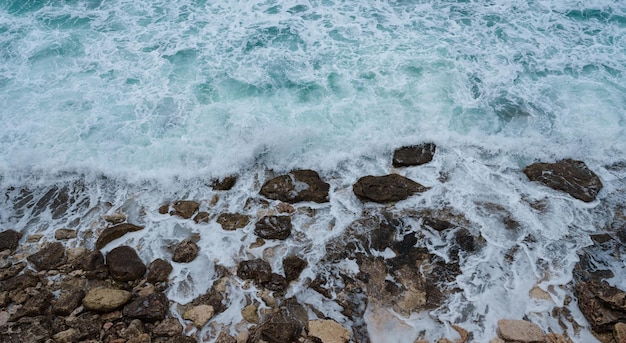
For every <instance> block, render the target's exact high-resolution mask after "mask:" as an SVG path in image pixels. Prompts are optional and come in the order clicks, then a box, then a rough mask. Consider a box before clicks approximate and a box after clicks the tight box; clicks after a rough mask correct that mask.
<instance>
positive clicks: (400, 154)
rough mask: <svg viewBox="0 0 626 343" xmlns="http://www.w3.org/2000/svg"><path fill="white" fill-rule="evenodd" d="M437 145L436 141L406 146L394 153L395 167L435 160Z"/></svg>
mask: <svg viewBox="0 0 626 343" xmlns="http://www.w3.org/2000/svg"><path fill="white" fill-rule="evenodd" d="M436 148H437V146H436V145H435V144H434V143H424V144H420V145H412V146H405V147H402V148H399V149H397V150H396V151H394V153H393V166H394V167H407V166H418V165H420V164H425V163H428V162H430V161H432V160H433V156H434V155H435V150H436Z"/></svg>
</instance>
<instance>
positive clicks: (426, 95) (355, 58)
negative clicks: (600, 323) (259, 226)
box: [0, 0, 626, 341]
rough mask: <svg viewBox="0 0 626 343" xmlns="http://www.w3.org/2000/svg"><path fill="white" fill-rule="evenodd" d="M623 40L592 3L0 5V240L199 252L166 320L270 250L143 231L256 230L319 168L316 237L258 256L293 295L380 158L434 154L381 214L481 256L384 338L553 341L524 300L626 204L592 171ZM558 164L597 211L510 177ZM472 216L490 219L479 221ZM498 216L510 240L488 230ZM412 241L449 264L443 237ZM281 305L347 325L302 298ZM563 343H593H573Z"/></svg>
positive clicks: (298, 225)
mask: <svg viewBox="0 0 626 343" xmlns="http://www.w3.org/2000/svg"><path fill="white" fill-rule="evenodd" d="M624 37H626V8H624V7H623V6H621V7H620V6H619V4H616V3H615V2H614V1H609V0H606V1H594V2H593V4H583V3H580V2H576V1H562V2H560V3H558V4H554V3H553V2H549V1H530V2H528V1H505V2H493V1H470V2H452V1H444V2H427V1H392V2H381V1H369V0H368V1H365V2H363V1H359V2H353V1H348V2H345V1H344V2H337V1H326V0H324V1H307V2H303V1H296V0H286V1H272V0H269V1H223V2H219V3H208V2H204V1H191V0H189V1H175V2H171V1H122V0H116V1H95V0H94V1H88V2H70V1H52V2H46V3H45V4H44V3H41V4H39V3H38V2H29V1H26V2H20V1H7V2H3V3H2V4H0V119H1V121H2V126H3V129H2V130H0V182H1V183H2V186H3V188H4V189H9V187H14V189H11V190H9V191H7V197H6V200H5V201H6V206H3V208H2V209H1V210H0V222H1V225H2V226H3V227H14V228H17V229H19V230H22V231H28V232H29V233H42V234H44V235H46V237H47V238H48V239H51V238H52V237H53V232H54V230H55V229H57V228H59V227H62V226H76V227H77V229H78V230H79V232H87V231H88V230H94V229H97V228H98V225H102V224H101V218H100V216H101V215H103V214H105V213H112V212H115V211H118V210H119V211H123V212H125V213H127V214H128V215H129V221H131V222H134V223H138V224H141V225H146V229H145V230H143V231H141V232H136V233H133V234H129V235H127V236H124V237H123V238H120V239H118V240H116V241H115V242H113V243H112V244H111V245H110V247H107V249H110V248H112V247H114V246H117V245H120V244H132V245H136V246H141V249H140V254H141V256H142V258H144V259H145V260H146V261H150V260H152V259H154V258H157V257H168V256H169V252H168V251H167V249H166V248H167V246H169V245H171V244H174V243H176V242H178V241H180V240H182V239H184V238H187V237H188V236H190V235H191V234H193V233H198V234H200V237H201V238H200V241H199V242H198V244H199V246H200V249H201V257H200V258H199V259H197V260H196V261H194V262H192V263H190V264H186V265H178V264H176V265H175V269H174V272H173V274H172V275H173V280H174V283H173V285H172V287H171V288H170V290H169V293H168V295H169V296H170V297H171V298H172V299H174V300H176V301H178V302H180V303H185V302H188V301H190V300H191V299H193V298H194V297H195V296H198V295H199V294H202V293H204V292H205V291H206V290H207V289H208V288H209V287H210V286H211V285H212V283H213V282H214V281H215V278H216V275H214V273H213V269H212V266H213V265H214V264H216V263H218V264H221V265H223V266H226V267H227V268H231V269H232V268H234V267H235V265H236V263H237V262H238V261H239V260H240V259H243V258H251V257H262V256H263V249H264V248H265V247H267V245H266V246H265V247H264V248H257V249H247V247H248V246H249V245H250V244H251V243H252V242H253V241H254V240H255V237H254V235H253V233H252V231H253V224H250V225H248V226H247V227H246V228H244V229H242V230H238V231H235V232H225V231H223V230H221V229H220V228H219V224H217V223H216V222H215V220H214V218H212V220H211V221H210V223H209V224H208V225H196V224H190V223H189V222H188V221H183V220H180V219H176V218H173V217H168V216H162V215H159V214H158V213H157V212H156V209H157V208H158V207H159V206H160V205H161V204H163V203H164V202H167V201H173V200H178V199H195V200H198V201H200V202H201V206H202V209H204V210H207V209H208V210H209V211H210V212H211V213H213V214H216V213H219V212H226V211H228V212H242V213H247V214H249V215H251V216H252V217H253V218H256V216H257V215H258V213H257V212H258V211H260V209H259V208H244V204H245V203H246V199H247V198H248V197H253V196H256V194H257V192H258V185H259V184H260V183H261V182H263V181H264V180H265V179H266V178H267V177H266V175H265V171H266V170H267V169H272V170H274V171H275V172H282V171H287V170H290V169H292V168H313V169H316V170H318V171H319V172H320V174H321V175H322V177H323V178H324V179H326V180H328V181H329V182H330V184H331V194H330V203H329V204H323V205H316V206H317V210H316V216H315V217H314V218H309V217H307V216H304V215H296V216H295V217H294V224H295V225H294V226H295V229H294V231H295V232H294V237H295V238H293V239H290V240H288V241H287V242H286V243H280V244H279V243H268V245H269V246H274V247H275V255H274V257H273V258H271V259H270V262H271V264H272V266H273V268H274V269H275V270H280V269H281V268H282V267H281V266H280V261H281V257H283V256H285V255H287V254H293V253H297V252H303V253H304V252H306V258H307V259H308V260H309V263H310V266H312V267H310V268H309V269H307V270H305V272H304V275H307V276H309V277H314V275H315V273H316V271H317V270H316V268H317V266H316V262H318V261H319V260H321V259H322V257H323V254H324V251H323V249H322V247H324V246H325V244H326V242H328V240H330V239H332V238H334V237H337V236H339V235H341V233H342V232H343V230H344V229H345V228H346V227H347V226H348V225H349V223H351V222H352V221H353V220H355V219H357V218H358V217H359V216H360V215H361V212H362V210H363V205H362V204H361V203H360V202H359V201H358V200H357V199H356V198H355V197H354V195H353V194H352V191H351V185H352V184H353V183H354V182H355V181H356V180H357V179H358V178H359V177H361V176H364V175H367V174H375V175H381V174H385V173H389V172H391V171H392V169H391V168H390V154H391V151H392V149H393V148H396V147H399V146H402V145H405V144H415V143H420V142H423V141H433V142H435V143H437V146H438V150H437V153H436V155H435V159H434V160H433V162H431V163H430V164H428V165H425V166H422V167H418V168H406V169H400V170H397V172H400V173H402V174H404V175H406V176H408V177H410V178H412V179H414V180H416V181H418V182H420V183H423V184H424V185H426V186H429V187H432V188H431V190H430V191H428V192H426V193H424V194H422V195H419V196H416V197H413V198H410V199H409V200H407V201H404V202H400V203H398V204H397V206H396V208H397V209H398V210H402V209H407V210H409V209H416V208H441V207H448V208H452V209H454V210H456V211H458V212H460V213H464V214H465V216H466V217H467V219H468V220H470V221H471V222H472V228H471V229H472V230H474V231H475V232H473V233H474V234H480V235H481V236H482V237H483V238H484V239H485V241H486V246H485V248H484V249H482V250H480V251H479V252H477V253H476V254H474V255H471V256H467V257H465V258H464V261H463V263H462V270H463V274H462V275H461V276H460V277H459V278H458V279H457V281H456V286H458V287H460V288H461V289H462V290H463V292H462V293H461V294H457V295H455V296H453V297H452V298H451V299H449V302H448V303H447V304H446V305H445V306H444V307H443V308H441V309H438V310H436V311H433V312H432V313H431V314H430V316H427V317H419V318H417V317H416V318H404V319H402V321H405V323H406V325H408V326H409V327H412V328H413V329H411V330H412V331H411V330H409V329H407V328H406V327H404V326H402V328H403V329H402V330H405V331H402V332H409V331H410V332H412V334H411V335H414V336H415V337H417V335H418V334H419V332H420V330H424V329H426V328H428V332H429V335H431V337H429V338H430V339H435V338H438V337H439V336H448V337H453V335H454V333H453V332H452V331H451V330H450V328H449V326H448V325H449V323H459V324H460V325H461V326H463V327H465V328H466V329H468V330H470V331H471V332H473V333H474V335H475V336H474V339H475V340H477V341H486V340H488V339H490V338H491V337H492V336H493V335H494V328H495V325H496V321H497V319H500V318H503V317H514V318H521V317H523V316H528V317H529V318H531V319H533V320H535V321H536V322H538V323H540V324H541V325H542V327H543V328H544V329H545V330H549V329H550V330H555V331H561V330H562V329H561V328H560V327H559V326H558V323H556V322H554V320H553V319H550V318H546V317H539V316H538V315H534V313H536V312H542V311H543V312H545V308H546V306H549V305H546V304H541V303H535V302H533V301H532V300H530V299H529V295H528V292H529V290H530V289H531V288H532V287H534V286H535V285H538V286H539V287H541V288H542V289H545V290H548V289H550V290H551V291H550V294H551V297H552V298H553V301H554V302H555V303H557V304H558V305H559V306H561V305H562V304H563V301H564V297H565V292H564V291H562V290H560V288H559V287H560V286H562V285H565V284H567V283H568V282H569V281H570V280H571V277H572V275H571V271H572V267H573V264H574V263H575V262H576V261H577V255H576V250H577V249H579V248H581V247H583V246H586V245H589V244H591V242H590V240H589V238H588V234H589V233H592V232H594V231H596V230H597V229H599V228H601V227H603V226H604V225H607V224H608V223H607V221H609V220H610V218H607V210H606V209H610V208H611V207H612V206H613V205H614V204H617V203H619V202H620V201H621V202H623V200H624V196H623V195H620V194H623V191H624V188H625V187H624V186H625V185H624V180H625V175H624V174H623V171H619V170H617V171H616V170H612V169H610V168H608V165H611V164H613V163H615V162H619V161H622V160H623V158H624V152H625V151H626V143H625V141H624V139H623V137H624V136H625V135H624V126H625V124H624V123H625V121H624V120H625V114H624V108H626V88H625V87H624V86H623V85H624V75H625V73H626V67H625V66H626V41H625V40H624ZM570 157H571V158H576V159H582V160H584V161H585V162H586V163H587V164H588V166H589V167H590V168H591V169H592V170H594V171H595V172H596V173H598V174H599V175H600V177H601V178H602V180H603V182H604V184H605V188H604V190H603V191H602V192H601V193H600V201H601V202H604V204H605V206H604V207H602V206H601V207H598V204H599V202H594V203H591V204H583V203H581V202H579V201H577V200H573V199H571V198H569V197H568V196H566V195H564V194H561V193H558V192H555V191H551V190H549V189H547V188H545V187H542V186H540V185H536V184H533V183H529V182H528V181H527V180H526V178H525V176H524V175H523V174H522V173H521V171H520V170H521V168H523V167H524V166H526V165H528V164H529V163H532V162H534V161H537V160H546V161H553V160H556V159H560V158H570ZM231 173H236V174H238V176H239V181H238V183H237V185H236V186H235V189H234V190H233V191H230V192H228V193H225V194H222V193H220V198H219V201H218V202H217V204H215V205H212V206H209V204H210V202H211V199H212V198H213V196H214V195H215V194H217V193H218V192H215V191H212V190H211V189H210V188H208V187H206V183H208V181H207V180H208V179H210V178H212V177H221V176H224V175H227V174H231ZM442 177H444V178H445V179H446V180H447V181H446V182H442V181H441V180H442ZM77 180H80V181H79V182H81V183H82V185H81V187H82V188H78V189H81V190H77V191H75V192H74V197H75V198H76V199H77V200H76V201H75V202H74V203H73V204H72V205H71V206H70V210H69V211H68V212H67V213H66V214H65V215H62V216H60V217H55V215H54V213H53V212H52V211H50V210H41V211H40V210H38V208H39V207H38V206H30V207H27V206H23V207H19V206H13V204H14V203H19V200H20V199H23V198H24V197H28V196H29V195H28V194H30V193H20V190H23V189H26V188H28V189H29V190H30V191H31V192H33V193H32V194H31V195H32V196H33V198H32V199H33V200H28V199H29V198H26V200H25V201H26V202H29V201H30V202H29V204H34V203H35V202H37V201H38V199H41V198H42V197H43V196H44V194H45V193H46V192H47V191H48V190H49V189H50V187H52V186H53V185H58V186H60V187H62V186H64V185H70V184H74V183H75V182H76V181H77ZM69 189H76V188H74V187H71V188H69ZM534 201H544V202H545V203H546V209H545V211H537V210H535V209H533V207H532V206H530V204H531V203H532V202H534ZM485 203H492V204H496V205H498V206H499V207H498V208H500V209H501V210H499V212H498V211H496V212H489V211H484V209H483V205H481V204H485ZM111 204H112V205H111ZM308 205H311V204H307V205H305V206H308ZM209 207H210V208H209ZM296 207H298V206H296ZM506 215H510V216H511V217H512V219H513V220H515V221H516V222H517V223H519V227H518V228H517V229H516V230H513V231H511V230H506V229H504V228H503V227H502V223H501V219H502V218H501V217H502V216H506ZM414 224H415V227H419V223H414ZM80 237H83V236H82V235H80ZM528 237H532V238H533V239H532V240H529V239H528ZM87 241H88V242H90V240H87ZM430 242H431V244H430V245H429V249H430V251H431V252H432V253H434V254H438V255H440V256H442V257H443V258H447V254H448V251H447V248H446V242H447V241H446V237H438V236H435V235H433V236H432V237H431V241H430ZM92 243H93V242H92ZM70 244H78V242H70ZM512 248H516V249H517V252H516V253H515V254H514V256H513V260H512V261H508V260H506V259H505V256H507V254H508V253H509V252H510V249H512ZM346 267H350V266H346ZM352 267H354V266H352ZM320 268H321V267H320ZM610 268H611V269H612V270H613V272H614V273H615V275H616V276H615V277H614V278H613V279H612V280H611V282H612V283H614V284H617V285H621V286H624V285H626V275H625V274H624V271H623V268H622V267H619V266H611V267H610ZM290 292H291V293H290V294H293V295H295V296H297V297H298V299H299V300H300V301H301V302H308V303H310V304H314V306H316V307H318V308H320V309H323V311H324V313H325V314H326V315H328V316H330V317H332V318H335V319H336V320H338V321H340V322H345V321H346V320H347V319H346V318H344V317H343V316H342V315H341V314H340V312H339V311H338V310H337V308H336V305H333V304H332V303H330V302H328V301H326V300H325V299H324V298H323V297H319V295H315V294H313V293H314V292H312V291H310V290H306V289H305V288H304V287H303V285H300V286H296V287H294V288H293V289H292V290H291V291H290ZM231 294H233V295H231V298H230V301H231V305H232V306H231V307H230V308H229V310H228V311H227V312H225V313H223V314H221V315H220V316H218V317H217V319H216V320H218V321H220V322H223V323H236V322H238V321H239V320H240V319H241V318H240V312H239V309H240V306H242V305H243V304H244V302H245V301H244V300H245V299H244V298H245V296H248V297H253V298H254V297H256V296H257V295H256V291H255V290H254V289H252V290H244V289H237V290H233V291H232V292H231ZM570 309H572V311H573V315H574V316H575V318H577V320H580V322H581V323H584V319H582V317H581V314H580V313H579V312H576V308H575V306H570ZM366 318H369V319H367V320H369V321H370V322H369V323H368V325H369V327H370V329H371V330H374V332H372V337H373V338H374V339H375V340H376V337H382V336H380V334H381V333H380V332H375V331H376V330H375V329H374V328H376V327H378V326H376V325H375V323H374V322H373V321H374V319H373V318H375V316H374V314H372V313H369V312H368V315H367V316H366ZM390 318H391V317H390ZM394 318H395V317H394ZM433 318H434V319H433ZM390 320H391V319H390ZM389 323H391V324H389ZM389 323H388V325H392V326H393V325H396V324H393V323H396V322H395V321H393V320H391V321H390V322H389ZM381 325H382V324H381ZM397 325H400V324H397ZM402 325H405V324H402ZM383 327H386V326H384V325H383ZM406 330H408V331H406ZM405 337H408V336H406V335H405ZM415 337H412V338H415ZM579 338H580V341H593V338H591V337H590V336H589V333H588V331H583V333H582V334H581V336H580V337H579ZM398 341H400V340H398ZM408 341H412V340H411V339H409V340H408Z"/></svg>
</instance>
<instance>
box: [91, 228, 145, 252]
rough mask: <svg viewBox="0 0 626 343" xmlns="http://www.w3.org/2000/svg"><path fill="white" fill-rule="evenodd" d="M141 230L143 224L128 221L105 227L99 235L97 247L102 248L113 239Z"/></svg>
mask: <svg viewBox="0 0 626 343" xmlns="http://www.w3.org/2000/svg"><path fill="white" fill-rule="evenodd" d="M139 230H143V226H137V225H133V224H128V223H124V224H118V225H115V226H111V227H108V228H106V229H104V231H102V233H101V234H100V236H99V237H98V240H97V241H96V249H98V250H100V249H102V248H104V247H105V246H106V245H107V244H109V243H110V242H111V241H113V240H115V239H118V238H120V237H122V236H124V235H125V234H127V233H129V232H135V231H139Z"/></svg>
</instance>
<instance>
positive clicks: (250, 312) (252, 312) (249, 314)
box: [241, 304, 259, 324]
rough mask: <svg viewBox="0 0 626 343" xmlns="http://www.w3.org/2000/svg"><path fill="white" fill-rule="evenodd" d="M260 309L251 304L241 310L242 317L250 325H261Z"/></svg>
mask: <svg viewBox="0 0 626 343" xmlns="http://www.w3.org/2000/svg"><path fill="white" fill-rule="evenodd" d="M257 310H258V307H257V306H256V305H255V304H250V305H248V306H246V307H244V308H243V310H241V315H242V316H243V319H245V320H247V321H248V322H249V323H254V324H258V323H259V313H258V311H257Z"/></svg>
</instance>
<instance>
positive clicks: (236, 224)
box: [217, 213, 250, 231]
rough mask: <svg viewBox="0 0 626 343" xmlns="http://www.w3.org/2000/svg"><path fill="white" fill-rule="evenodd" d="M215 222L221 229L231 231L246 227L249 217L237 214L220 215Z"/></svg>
mask: <svg viewBox="0 0 626 343" xmlns="http://www.w3.org/2000/svg"><path fill="white" fill-rule="evenodd" d="M217 222H218V223H219V224H220V225H222V229H224V230H226V231H233V230H237V229H241V228H244V227H246V225H248V223H250V216H247V215H245V214H239V213H222V214H220V215H219V216H218V217H217Z"/></svg>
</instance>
